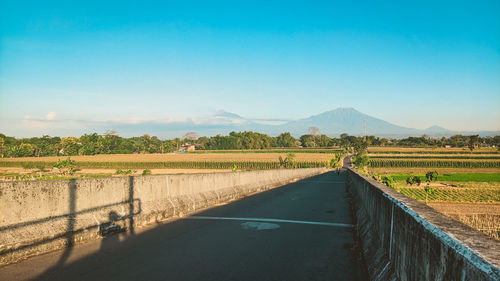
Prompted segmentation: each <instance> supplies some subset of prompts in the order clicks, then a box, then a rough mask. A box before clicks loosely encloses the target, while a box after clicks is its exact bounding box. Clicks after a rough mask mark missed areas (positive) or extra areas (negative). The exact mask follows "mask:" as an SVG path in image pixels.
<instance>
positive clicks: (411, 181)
mask: <svg viewBox="0 0 500 281" xmlns="http://www.w3.org/2000/svg"><path fill="white" fill-rule="evenodd" d="M406 183H407V184H409V185H414V184H416V185H420V184H421V183H422V180H421V179H420V178H419V177H418V176H411V177H409V178H407V179H406Z"/></svg>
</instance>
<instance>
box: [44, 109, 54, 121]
mask: <svg viewBox="0 0 500 281" xmlns="http://www.w3.org/2000/svg"><path fill="white" fill-rule="evenodd" d="M54 118H56V113H55V112H53V111H51V112H49V113H47V115H45V120H54Z"/></svg>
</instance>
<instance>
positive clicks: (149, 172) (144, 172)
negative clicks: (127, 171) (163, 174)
mask: <svg viewBox="0 0 500 281" xmlns="http://www.w3.org/2000/svg"><path fill="white" fill-rule="evenodd" d="M142 175H143V176H148V175H151V170H150V169H144V170H142Z"/></svg>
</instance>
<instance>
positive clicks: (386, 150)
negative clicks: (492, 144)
mask: <svg viewBox="0 0 500 281" xmlns="http://www.w3.org/2000/svg"><path fill="white" fill-rule="evenodd" d="M368 153H370V154H500V151H498V150H497V149H496V148H480V149H475V150H474V151H472V152H471V151H470V150H469V149H468V148H464V147H462V148H418V147H390V146H385V147H376V146H372V147H369V148H368Z"/></svg>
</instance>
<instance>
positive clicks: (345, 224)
mask: <svg viewBox="0 0 500 281" xmlns="http://www.w3.org/2000/svg"><path fill="white" fill-rule="evenodd" d="M184 219H190V220H230V221H257V222H281V223H298V224H312V225H324V226H338V227H354V225H353V224H348V223H335V222H319V221H297V220H282V219H265V218H234V217H205V216H191V217H185V218H184Z"/></svg>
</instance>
